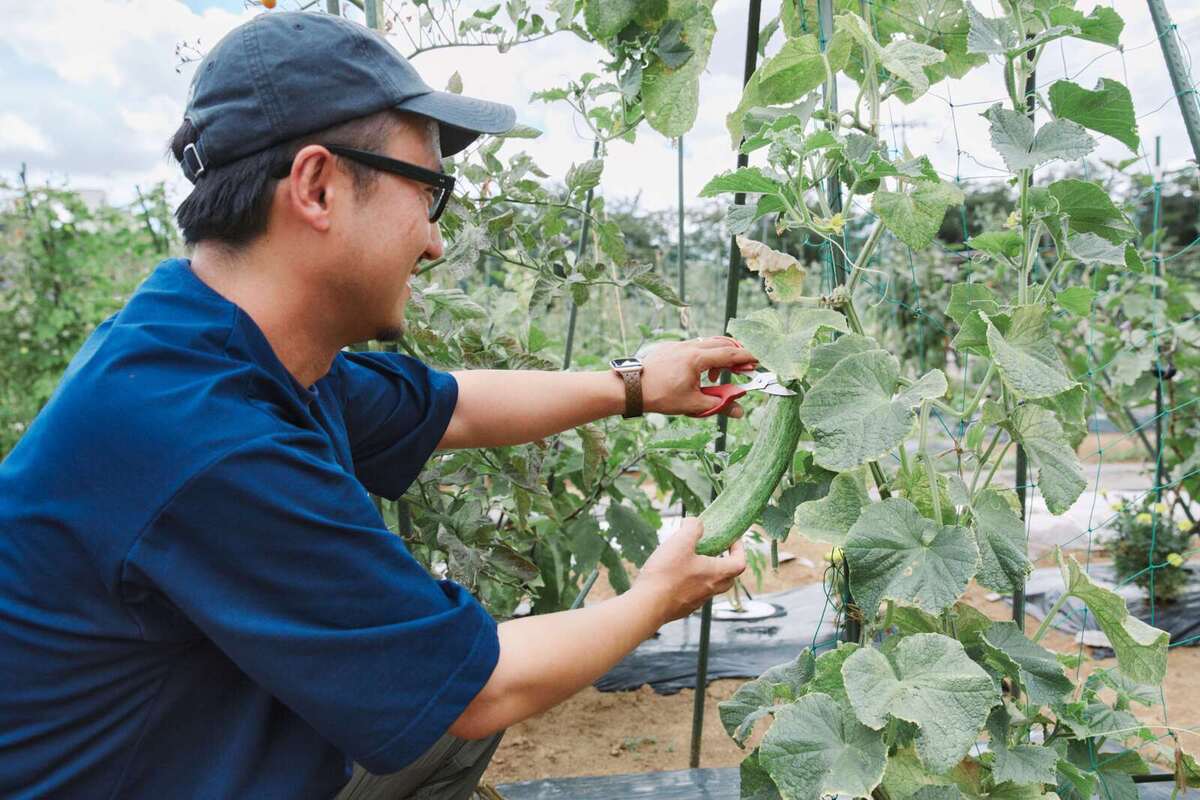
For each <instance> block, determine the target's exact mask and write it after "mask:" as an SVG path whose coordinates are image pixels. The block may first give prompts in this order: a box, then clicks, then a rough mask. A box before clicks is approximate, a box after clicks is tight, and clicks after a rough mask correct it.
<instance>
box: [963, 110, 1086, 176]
mask: <svg viewBox="0 0 1200 800" xmlns="http://www.w3.org/2000/svg"><path fill="white" fill-rule="evenodd" d="M983 116H984V117H986V118H987V120H988V122H990V123H991V124H992V147H994V148H995V149H996V152H997V153H999V154H1000V156H1001V157H1002V158H1003V159H1004V163H1005V164H1007V165H1008V168H1009V170H1011V171H1013V172H1018V171H1020V170H1023V169H1033V168H1034V167H1037V166H1039V165H1041V164H1045V163H1046V162H1047V161H1054V160H1056V159H1061V160H1063V161H1074V160H1076V159H1079V158H1083V157H1084V156H1086V155H1087V154H1088V153H1090V152H1092V149H1093V148H1094V147H1095V146H1096V142H1095V140H1094V139H1092V137H1091V136H1089V135H1088V133H1087V131H1086V130H1084V129H1083V126H1082V125H1079V124H1077V123H1074V122H1071V121H1070V120H1065V119H1056V120H1051V121H1050V122H1047V123H1046V124H1045V125H1043V126H1042V127H1040V128H1038V131H1037V133H1036V134H1035V133H1034V132H1033V122H1032V120H1030V119H1029V117H1027V116H1025V114H1024V113H1023V112H1019V111H1012V110H1010V109H1007V108H1004V107H1003V106H1001V105H1000V104H999V103H997V104H996V105H994V106H992V107H991V108H989V109H988V110H987V111H985V112H983Z"/></svg>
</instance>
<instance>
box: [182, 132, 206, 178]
mask: <svg viewBox="0 0 1200 800" xmlns="http://www.w3.org/2000/svg"><path fill="white" fill-rule="evenodd" d="M189 156H190V157H189ZM193 159H194V160H195V163H194V164H193V163H192V160H193ZM183 168H184V171H185V172H187V173H189V175H188V177H189V178H191V180H192V183H195V182H196V179H197V178H199V177H200V176H201V175H203V174H204V160H203V159H201V158H200V151H199V150H197V149H196V145H195V143H193V142H189V143H188V144H186V145H184V146H183Z"/></svg>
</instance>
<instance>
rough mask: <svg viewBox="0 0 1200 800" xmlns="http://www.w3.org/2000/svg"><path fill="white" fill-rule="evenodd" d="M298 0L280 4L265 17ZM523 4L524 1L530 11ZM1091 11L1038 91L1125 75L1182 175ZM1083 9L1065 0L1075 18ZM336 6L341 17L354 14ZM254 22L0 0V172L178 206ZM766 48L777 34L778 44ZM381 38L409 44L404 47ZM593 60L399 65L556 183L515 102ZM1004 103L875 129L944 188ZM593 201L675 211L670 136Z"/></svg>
mask: <svg viewBox="0 0 1200 800" xmlns="http://www.w3.org/2000/svg"><path fill="white" fill-rule="evenodd" d="M301 2H302V0H278V8H279V9H285V8H294V7H296V6H298V5H300V4H301ZM531 2H532V5H533V6H534V7H535V8H537V7H538V6H540V5H543V4H544V0H531ZM975 2H976V6H977V8H979V9H980V10H981V11H982V12H983V13H985V14H988V15H993V16H996V15H999V10H998V8H997V7H995V3H996V0H975ZM1101 2H1102V3H1103V4H1104V5H1111V6H1112V7H1113V8H1115V9H1116V10H1117V11H1118V13H1120V14H1121V16H1122V17H1124V19H1125V21H1126V27H1125V31H1124V33H1123V35H1122V42H1123V45H1124V52H1123V53H1120V52H1117V51H1115V50H1112V49H1111V48H1107V47H1104V46H1101V45H1095V44H1090V43H1087V42H1082V41H1079V40H1075V39H1067V40H1063V43H1062V44H1057V43H1056V44H1053V45H1051V49H1050V51H1049V52H1047V54H1046V55H1045V56H1044V57H1043V59H1042V64H1041V66H1040V68H1039V75H1038V81H1039V84H1044V85H1048V84H1049V83H1050V82H1052V81H1053V80H1056V79H1058V78H1062V77H1063V76H1064V75H1065V76H1069V77H1071V78H1072V80H1074V81H1075V82H1076V83H1079V84H1080V85H1083V86H1085V87H1086V88H1092V87H1093V86H1094V85H1095V83H1096V82H1097V81H1098V80H1099V78H1101V77H1109V78H1115V79H1117V80H1120V81H1122V82H1123V83H1125V84H1126V85H1128V86H1129V88H1130V90H1131V91H1132V93H1133V98H1134V103H1135V105H1136V109H1137V113H1138V114H1139V130H1140V133H1141V135H1142V141H1143V153H1141V155H1143V156H1147V157H1148V158H1147V160H1146V161H1143V163H1144V164H1146V165H1147V166H1149V164H1150V162H1151V161H1152V160H1153V158H1154V137H1155V135H1159V136H1162V160H1163V166H1164V167H1166V168H1176V167H1181V166H1184V165H1185V164H1186V162H1187V161H1188V160H1189V159H1190V158H1192V154H1191V151H1190V147H1189V144H1188V140H1187V136H1186V134H1185V132H1184V128H1183V122H1182V118H1181V116H1180V113H1179V109H1178V106H1177V104H1176V101H1175V98H1174V90H1173V89H1172V88H1171V84H1170V80H1169V77H1168V74H1167V71H1166V67H1165V65H1164V63H1163V55H1162V51H1161V49H1160V47H1159V45H1158V41H1157V39H1156V37H1155V32H1154V28H1153V25H1152V23H1151V21H1150V17H1149V13H1148V11H1147V6H1146V3H1145V0H1101ZM466 3H467V4H468V5H470V3H471V0H466ZM1096 4H1097V2H1096V0H1078V2H1077V6H1078V7H1079V8H1080V9H1081V10H1083V11H1085V12H1086V11H1089V10H1090V9H1091V8H1092V7H1093V6H1094V5H1096ZM321 5H323V3H322V4H321ZM345 5H346V6H347V7H348V13H350V14H357V13H358V12H357V11H355V10H354V9H353V8H350V7H349V3H345ZM772 5H773V4H772V2H771V0H766V2H765V3H764V11H763V19H764V20H765V19H768V18H769V17H770V15H771V14H772V13H773V10H772V8H771V6H772ZM775 5H776V6H777V2H776V3H775ZM393 6H394V7H395V8H397V9H399V8H402V3H400V2H399V0H394V2H393ZM1167 6H1168V8H1169V10H1170V12H1171V14H1172V16H1173V18H1174V21H1175V23H1176V24H1177V25H1178V26H1179V32H1180V34H1181V37H1182V39H1183V41H1184V42H1185V43H1187V42H1193V43H1196V42H1200V3H1196V2H1191V0H1187V1H1186V2H1185V0H1167ZM746 8H747V3H746V2H745V0H718V1H717V3H716V6H715V9H714V14H715V16H716V21H717V35H716V38H715V40H714V42H713V51H712V56H711V58H710V60H709V64H708V68H707V70H706V72H705V74H704V76H703V78H702V80H701V87H700V92H701V94H700V113H699V118H698V120H697V122H696V125H695V127H694V128H693V130H692V131H690V132H689V133H688V134H687V136H686V137H685V139H684V173H685V178H684V184H685V202H687V203H689V204H690V203H693V202H697V199H696V196H697V194H698V192H699V190H700V188H701V187H702V186H703V185H704V184H705V183H706V182H707V181H708V180H709V178H711V177H712V176H713V175H715V174H718V173H720V172H722V171H725V170H727V169H729V168H732V167H733V165H734V161H735V154H734V151H733V149H732V147H731V143H730V141H729V136H728V134H727V132H726V130H725V126H724V120H725V115H726V114H727V113H728V112H729V111H730V110H732V109H733V108H734V107H735V106H736V105H737V101H738V98H739V96H740V86H741V77H742V74H741V73H742V64H743V58H744V47H745V34H746V20H745V15H746ZM258 13H263V9H262V7H261V6H259V5H257V3H256V2H254V1H253V0H39V2H36V3H30V2H27V0H0V15H2V18H3V19H4V20H5V32H4V34H3V36H2V37H0V178H3V179H6V180H9V181H12V180H14V179H15V177H16V174H17V171H18V170H19V169H20V167H21V165H22V164H26V165H27V170H28V175H29V178H30V180H31V181H34V182H42V181H52V182H55V183H58V184H62V183H66V184H68V185H70V186H71V187H72V188H78V189H98V190H102V191H104V192H105V193H106V194H107V196H108V198H109V199H110V200H111V201H113V202H118V203H124V202H130V201H132V199H133V198H134V197H135V196H136V191H137V189H136V187H141V188H143V189H144V188H145V187H146V186H148V185H151V184H153V183H155V182H157V181H160V180H164V181H166V182H167V185H168V191H169V193H170V196H171V197H172V198H173V199H174V201H175V202H178V201H180V200H182V199H183V197H185V196H186V193H187V188H188V184H187V182H186V181H185V180H184V179H183V178H182V176H181V175H180V174H179V172H178V169H177V168H176V167H175V166H173V165H172V164H171V163H170V162H169V161H168V159H167V158H166V156H165V151H166V141H167V139H168V138H169V137H170V135H171V134H172V132H173V131H174V130H175V128H176V127H177V126H178V124H179V123H180V122H181V120H182V116H183V107H184V100H185V97H186V94H187V88H188V83H189V81H190V79H191V75H192V72H193V70H194V69H195V65H196V60H198V58H199V57H200V56H201V55H202V54H203V53H204V52H206V51H207V50H208V49H209V48H210V47H212V46H213V44H215V43H216V42H217V41H218V40H219V39H220V38H221V36H223V35H224V34H225V33H227V32H228V31H230V30H231V29H233V28H234V27H236V26H237V25H238V24H240V23H241V22H243V21H245V20H248V19H250V18H252V17H253V16H254V15H255V14H258ZM266 13H271V12H266ZM501 13H503V12H501ZM780 41H781V37H777V39H776V41H775V46H776V47H777V46H778V44H779V42H780ZM393 42H394V43H395V44H396V45H397V47H398V48H399V49H400V50H401V52H404V51H405V49H406V46H407V42H406V41H405V40H403V39H402V37H394V38H393ZM1190 55H1191V54H1189V56H1190ZM1197 55H1198V56H1200V48H1197ZM603 57H604V53H603V52H602V51H601V50H600V49H599V48H598V47H595V46H592V45H587V44H585V43H584V42H582V41H581V40H579V39H578V38H577V37H575V36H573V35H571V34H559V35H556V36H553V37H550V38H548V39H544V40H542V41H539V42H534V43H530V44H527V45H522V46H518V47H515V48H513V49H512V50H510V51H509V52H508V53H505V54H500V53H497V52H496V51H495V50H494V49H493V48H482V47H472V48H456V49H445V50H435V51H430V52H426V53H422V54H420V55H418V56H417V57H416V58H415V59H414V61H413V63H414V65H415V66H416V68H417V69H418V71H419V72H420V73H421V75H422V76H423V77H424V79H425V80H426V82H427V83H428V84H429V85H431V86H433V87H434V88H439V89H440V88H443V87H444V86H445V85H446V82H447V80H448V79H449V78H450V76H451V75H452V74H453V73H454V72H458V73H459V74H460V76H461V77H462V82H463V90H464V93H465V94H468V95H475V96H478V97H484V98H487V99H491V100H497V101H501V102H506V103H509V104H510V105H512V106H514V107H515V108H516V109H517V117H518V120H519V121H520V122H523V123H526V124H529V125H533V126H534V127H537V128H539V129H541V130H542V131H544V133H543V135H542V136H541V137H540V138H538V139H536V140H532V141H530V140H514V141H511V142H508V143H506V144H505V146H504V150H502V151H501V152H502V154H507V153H514V152H517V151H519V150H526V151H527V152H529V153H530V155H532V156H533V158H534V160H535V161H536V162H537V163H538V164H539V165H540V166H541V167H542V168H543V169H544V170H545V171H546V172H548V173H549V174H550V175H552V176H562V175H564V174H565V173H566V170H567V168H568V167H569V166H570V165H571V164H572V163H574V162H579V161H583V160H585V159H587V158H588V157H589V156H590V153H591V142H590V139H589V137H588V135H587V133H586V129H585V128H584V127H583V126H582V124H581V123H580V122H579V121H578V120H577V119H575V118H573V116H572V114H573V112H572V111H571V110H570V109H569V108H568V107H566V106H565V105H563V104H553V105H547V104H545V103H531V102H530V101H529V96H530V94H531V93H532V92H535V91H538V90H541V89H545V88H549V87H552V86H557V85H563V84H565V82H566V81H567V80H568V79H570V78H572V77H575V76H578V75H579V74H581V73H582V72H584V71H587V70H595V69H596V65H597V63H598V62H599V61H600V60H601V59H602V58H603ZM1192 76H1193V81H1195V79H1196V78H1200V67H1197V68H1194V69H1193V70H1192ZM840 91H842V92H844V93H846V92H849V93H851V94H850V95H849V96H850V97H853V96H854V95H853V92H854V91H855V88H854V87H853V85H852V84H850V83H849V82H848V81H847V82H844V83H843V84H842V86H841V89H840ZM1002 95H1003V89H1002V82H1001V77H1000V68H999V66H998V65H995V64H991V65H989V66H988V67H986V68H984V69H981V70H978V71H977V72H975V73H973V74H972V75H971V76H969V77H968V78H967V79H965V80H961V81H952V82H948V83H947V82H943V83H940V84H937V85H935V86H934V87H933V89H932V90H931V91H930V93H929V94H928V95H927V96H925V97H924V98H921V99H920V100H918V101H917V102H916V103H913V104H912V105H908V106H905V105H903V104H902V103H900V102H899V101H892V102H889V104H887V105H886V106H885V107H884V111H883V119H884V127H883V130H882V134H883V136H884V137H885V138H886V139H887V140H888V141H889V143H892V144H893V145H894V146H896V147H897V148H900V147H903V146H904V145H907V147H908V148H909V149H911V150H912V151H913V152H914V153H926V154H928V155H930V157H931V158H932V160H933V162H934V165H935V167H936V168H937V169H938V170H939V171H940V172H942V173H943V175H945V177H947V178H948V179H954V178H955V177H958V178H961V179H962V180H964V181H971V180H986V179H992V178H994V177H996V176H998V175H1001V174H1002V173H1003V172H1004V171H1003V170H1002V169H1001V167H1002V166H1003V165H1002V163H1001V161H1000V158H999V156H998V155H997V154H996V153H995V152H994V151H993V150H992V149H991V147H990V144H989V143H988V128H987V123H986V121H985V120H983V119H982V118H981V117H980V116H979V115H980V113H981V112H982V111H984V110H985V109H986V108H987V107H988V105H989V104H990V102H991V101H995V100H999V99H1000V97H1001V96H1002ZM1099 138H1100V146H1099V148H1098V149H1097V151H1096V153H1095V154H1094V155H1095V156H1097V157H1101V158H1107V159H1110V160H1120V159H1123V158H1128V157H1130V156H1132V155H1134V154H1132V153H1130V152H1129V151H1128V150H1127V149H1126V148H1125V146H1124V145H1122V144H1121V143H1119V142H1117V141H1115V140H1113V139H1111V138H1109V137H1099ZM968 152H969V155H967V154H966V153H968ZM752 163H753V161H752ZM601 191H602V192H603V193H604V194H605V195H606V196H608V197H610V198H616V197H625V198H633V197H637V198H638V199H639V200H640V202H641V204H642V206H643V207H645V208H648V209H665V208H673V207H675V205H676V203H677V199H676V197H677V195H676V192H677V189H676V151H675V149H674V144H673V142H672V141H670V140H668V139H666V138H665V137H663V136H661V135H659V134H658V133H656V132H654V131H652V130H650V129H649V128H648V127H645V126H643V128H642V130H641V131H640V132H639V135H638V139H637V142H636V143H634V144H626V143H624V142H615V143H612V144H611V145H610V150H609V158H608V160H607V163H606V167H605V173H604V176H603V179H602V183H601Z"/></svg>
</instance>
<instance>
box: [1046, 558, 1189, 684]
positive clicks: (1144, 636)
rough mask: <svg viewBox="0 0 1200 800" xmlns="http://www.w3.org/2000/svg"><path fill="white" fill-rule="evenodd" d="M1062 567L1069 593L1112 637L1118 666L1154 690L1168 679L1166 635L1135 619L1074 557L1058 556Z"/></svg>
mask: <svg viewBox="0 0 1200 800" xmlns="http://www.w3.org/2000/svg"><path fill="white" fill-rule="evenodd" d="M1058 565H1059V568H1060V569H1061V570H1062V573H1063V580H1064V581H1065V583H1066V585H1067V592H1068V593H1070V594H1072V595H1074V596H1075V597H1078V598H1079V599H1080V600H1082V601H1083V602H1084V603H1086V604H1087V607H1088V609H1089V610H1090V611H1091V612H1092V614H1093V615H1094V616H1095V617H1096V624H1098V625H1099V626H1100V630H1102V631H1104V634H1105V635H1106V636H1107V637H1108V641H1109V642H1110V643H1111V644H1112V648H1113V650H1114V651H1115V652H1116V654H1117V664H1118V666H1120V668H1121V672H1122V673H1124V674H1125V675H1126V676H1127V677H1129V678H1130V679H1131V680H1134V681H1137V682H1139V683H1149V684H1152V685H1154V686H1157V685H1158V684H1160V683H1162V681H1163V678H1165V677H1166V675H1167V642H1168V640H1169V639H1170V636H1168V634H1167V632H1166V631H1162V630H1159V629H1158V628H1155V627H1152V626H1150V625H1147V624H1146V623H1144V622H1142V621H1141V620H1140V619H1138V618H1137V617H1134V616H1131V615H1130V613H1129V611H1128V609H1126V607H1125V599H1124V598H1123V597H1121V595H1119V594H1117V593H1116V592H1111V591H1109V590H1108V589H1105V588H1104V587H1102V586H1098V585H1096V584H1095V583H1093V582H1092V579H1091V578H1090V577H1088V575H1087V573H1085V572H1084V571H1083V569H1082V568H1081V567H1080V566H1079V562H1078V561H1076V560H1075V557H1074V556H1065V557H1064V556H1063V554H1062V552H1061V551H1059V552H1058Z"/></svg>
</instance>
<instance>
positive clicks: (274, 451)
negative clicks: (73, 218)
mask: <svg viewBox="0 0 1200 800" xmlns="http://www.w3.org/2000/svg"><path fill="white" fill-rule="evenodd" d="M457 398H458V386H457V384H456V383H455V381H454V379H453V377H451V376H450V375H448V374H446V373H443V372H438V371H435V370H431V369H429V368H427V367H425V366H424V365H423V364H421V363H420V362H419V361H416V360H414V359H411V358H408V357H406V356H401V355H394V354H385V353H341V354H339V355H338V356H337V358H336V359H335V360H334V362H333V365H332V367H331V369H330V371H329V373H328V374H326V375H325V376H324V377H323V378H321V379H320V380H318V381H317V382H316V383H315V384H314V385H313V386H311V387H303V386H301V385H300V384H299V383H297V382H296V381H295V380H294V379H293V378H292V376H291V374H290V373H288V371H287V370H286V369H285V368H284V367H283V365H282V364H281V363H280V361H279V360H278V358H276V356H275V354H274V352H273V351H272V349H271V346H270V344H269V343H268V342H267V339H266V337H265V336H263V334H262V332H261V331H260V330H259V328H258V326H257V325H255V323H254V321H253V320H251V319H250V317H249V316H248V315H247V314H246V313H245V312H244V311H242V310H240V309H239V308H238V307H237V306H236V305H234V304H233V303H230V302H229V301H227V300H225V299H224V298H223V297H221V296H220V295H218V294H217V293H216V292H214V291H213V290H212V289H210V288H209V287H208V286H207V285H205V284H204V283H203V282H202V281H200V280H199V278H197V276H196V275H195V273H193V272H192V269H191V266H190V264H189V262H188V261H186V260H178V259H176V260H170V261H166V262H163V263H162V264H161V265H160V266H159V267H158V269H157V270H156V271H155V272H154V274H153V275H151V277H150V278H149V279H148V280H147V281H146V282H145V283H144V284H143V285H142V286H141V288H139V289H138V291H137V293H136V294H135V295H134V296H133V297H132V298H131V299H130V301H129V303H128V304H127V305H126V306H125V308H124V309H123V310H122V311H121V312H120V313H119V314H117V315H115V316H114V317H113V318H111V319H109V320H107V321H105V322H104V323H103V324H102V325H101V326H100V327H99V328H98V329H97V330H96V332H95V333H94V334H93V335H92V337H91V338H90V339H89V340H88V341H87V343H86V344H85V345H84V347H83V348H82V349H81V350H80V351H79V353H78V354H77V355H76V357H75V359H74V360H73V361H72V362H71V365H70V367H69V368H68V369H67V372H66V374H65V375H64V377H63V380H62V383H61V384H60V386H59V388H58V390H57V392H56V393H55V395H54V397H53V398H52V399H51V400H50V402H49V403H48V404H47V406H46V407H45V409H43V410H42V412H41V414H40V415H39V416H38V417H37V419H36V420H35V421H34V423H33V424H32V425H31V426H30V428H29V430H28V432H27V433H26V434H25V436H24V438H23V439H22V440H21V441H20V442H19V443H18V444H17V446H16V448H14V449H13V451H12V452H11V453H10V454H9V456H8V457H7V458H6V459H5V460H4V462H3V463H0V796H2V797H5V798H17V797H47V796H51V797H56V798H75V797H80V798H123V799H125V798H156V799H157V798H166V797H188V798H234V797H238V798H242V797H246V798H249V797H253V798H289V799H290V798H329V797H332V796H333V795H334V794H335V793H336V792H337V791H338V789H339V788H340V787H341V786H343V785H344V784H345V783H346V781H347V780H348V779H349V776H350V766H351V763H350V762H351V759H353V760H356V761H358V762H360V763H362V764H363V765H364V766H365V767H366V768H367V769H368V770H370V771H372V772H376V773H386V772H392V771H395V770H398V769H400V768H401V767H403V766H405V765H406V764H408V763H410V762H411V761H412V760H414V759H415V758H416V757H417V756H419V755H420V754H421V753H422V752H424V751H425V750H426V749H427V748H428V747H429V746H430V745H432V744H433V743H434V742H435V741H436V740H437V739H438V738H439V737H440V736H441V735H442V734H443V733H445V731H446V730H447V729H448V728H449V726H450V725H451V724H452V723H453V722H454V720H455V719H457V718H458V716H459V715H460V714H461V713H462V711H463V709H464V708H466V706H467V704H468V703H469V702H470V701H471V699H472V698H473V697H474V696H475V695H476V694H478V692H479V690H480V689H481V688H482V687H483V685H484V684H485V683H486V682H487V679H488V677H489V676H490V675H491V673H492V670H493V668H494V667H495V664H496V661H497V658H498V657H499V643H498V640H497V635H496V625H495V623H494V621H493V620H492V619H491V617H489V616H488V614H487V613H486V612H485V611H484V609H483V608H482V607H481V606H480V605H479V604H478V603H477V602H476V601H475V600H474V599H473V598H472V597H471V596H470V595H469V594H468V593H467V592H466V591H465V590H463V589H462V587H460V586H458V585H457V584H455V583H451V582H449V581H440V582H439V581H436V580H434V579H433V578H431V577H430V576H429V574H428V573H427V572H425V570H424V569H423V568H422V567H421V566H420V564H418V563H417V561H416V560H415V559H413V557H412V555H411V554H410V553H409V552H408V551H407V549H406V548H405V547H404V544H403V542H402V541H401V540H400V538H399V537H397V536H395V535H394V534H392V533H390V532H389V531H388V530H387V528H386V527H385V526H384V524H383V521H382V520H381V519H380V517H379V514H378V513H377V511H376V509H375V506H374V504H373V503H372V502H371V499H370V497H369V496H368V494H367V492H368V491H371V492H374V493H376V494H379V495H382V496H384V497H390V498H394V497H397V496H399V495H400V494H401V493H402V492H403V491H404V490H405V488H406V487H407V486H408V485H409V484H410V483H411V482H412V481H413V479H414V478H415V477H416V475H417V473H418V472H419V471H420V469H421V466H422V464H423V463H424V462H425V460H426V459H427V458H428V457H429V455H430V454H431V453H432V452H433V450H434V448H435V447H436V445H437V443H438V441H439V440H440V439H441V437H442V435H443V433H444V432H445V430H446V426H447V424H448V422H449V419H450V416H451V414H452V413H453V411H454V406H455V403H456V401H457Z"/></svg>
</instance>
